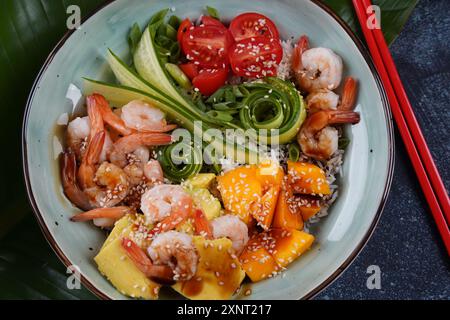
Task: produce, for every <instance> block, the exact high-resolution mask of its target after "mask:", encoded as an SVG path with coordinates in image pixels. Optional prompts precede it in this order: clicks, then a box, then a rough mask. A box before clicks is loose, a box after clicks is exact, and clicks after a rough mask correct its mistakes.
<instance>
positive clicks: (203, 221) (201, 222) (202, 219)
mask: <svg viewBox="0 0 450 320" xmlns="http://www.w3.org/2000/svg"><path fill="white" fill-rule="evenodd" d="M194 228H195V232H196V233H197V234H199V235H202V236H204V237H205V238H206V239H213V232H212V230H211V226H210V224H209V221H208V219H207V218H206V216H205V214H204V213H203V211H202V210H195V212H194Z"/></svg>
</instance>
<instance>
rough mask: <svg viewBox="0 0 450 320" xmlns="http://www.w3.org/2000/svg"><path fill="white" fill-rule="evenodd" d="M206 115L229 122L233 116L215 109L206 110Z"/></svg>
mask: <svg viewBox="0 0 450 320" xmlns="http://www.w3.org/2000/svg"><path fill="white" fill-rule="evenodd" d="M206 114H207V115H208V116H210V117H211V118H213V119H215V120H217V121H220V122H230V121H232V120H233V116H232V115H231V114H230V113H228V112H225V111H217V110H212V111H208V112H207V113H206Z"/></svg>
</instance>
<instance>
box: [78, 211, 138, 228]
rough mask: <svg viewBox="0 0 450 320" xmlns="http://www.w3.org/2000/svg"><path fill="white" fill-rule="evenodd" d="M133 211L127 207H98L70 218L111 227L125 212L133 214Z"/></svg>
mask: <svg viewBox="0 0 450 320" xmlns="http://www.w3.org/2000/svg"><path fill="white" fill-rule="evenodd" d="M133 213H135V211H134V210H133V209H132V208H129V207H113V208H100V209H94V210H91V211H87V212H84V213H80V214H78V215H76V216H73V217H72V218H71V219H70V220H71V221H73V222H85V221H94V224H95V225H96V226H97V227H102V228H109V227H113V226H114V224H115V223H116V221H118V220H120V219H122V218H123V217H124V216H126V215H127V214H133Z"/></svg>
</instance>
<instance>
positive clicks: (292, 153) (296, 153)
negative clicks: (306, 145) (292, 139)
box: [289, 143, 300, 162]
mask: <svg viewBox="0 0 450 320" xmlns="http://www.w3.org/2000/svg"><path fill="white" fill-rule="evenodd" d="M299 159H300V146H299V145H298V144H297V143H291V144H290V145H289V160H291V161H292V162H297V161H298V160H299Z"/></svg>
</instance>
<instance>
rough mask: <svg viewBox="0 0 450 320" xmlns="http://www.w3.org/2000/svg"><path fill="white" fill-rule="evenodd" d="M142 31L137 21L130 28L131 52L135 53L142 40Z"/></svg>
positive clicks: (129, 41) (129, 42)
mask: <svg viewBox="0 0 450 320" xmlns="http://www.w3.org/2000/svg"><path fill="white" fill-rule="evenodd" d="M141 38H142V31H141V27H140V26H139V24H137V23H135V24H134V25H133V26H132V27H131V30H130V34H129V36H128V44H129V46H130V51H131V54H132V55H133V54H134V53H135V52H136V48H137V46H138V44H139V41H141Z"/></svg>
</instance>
